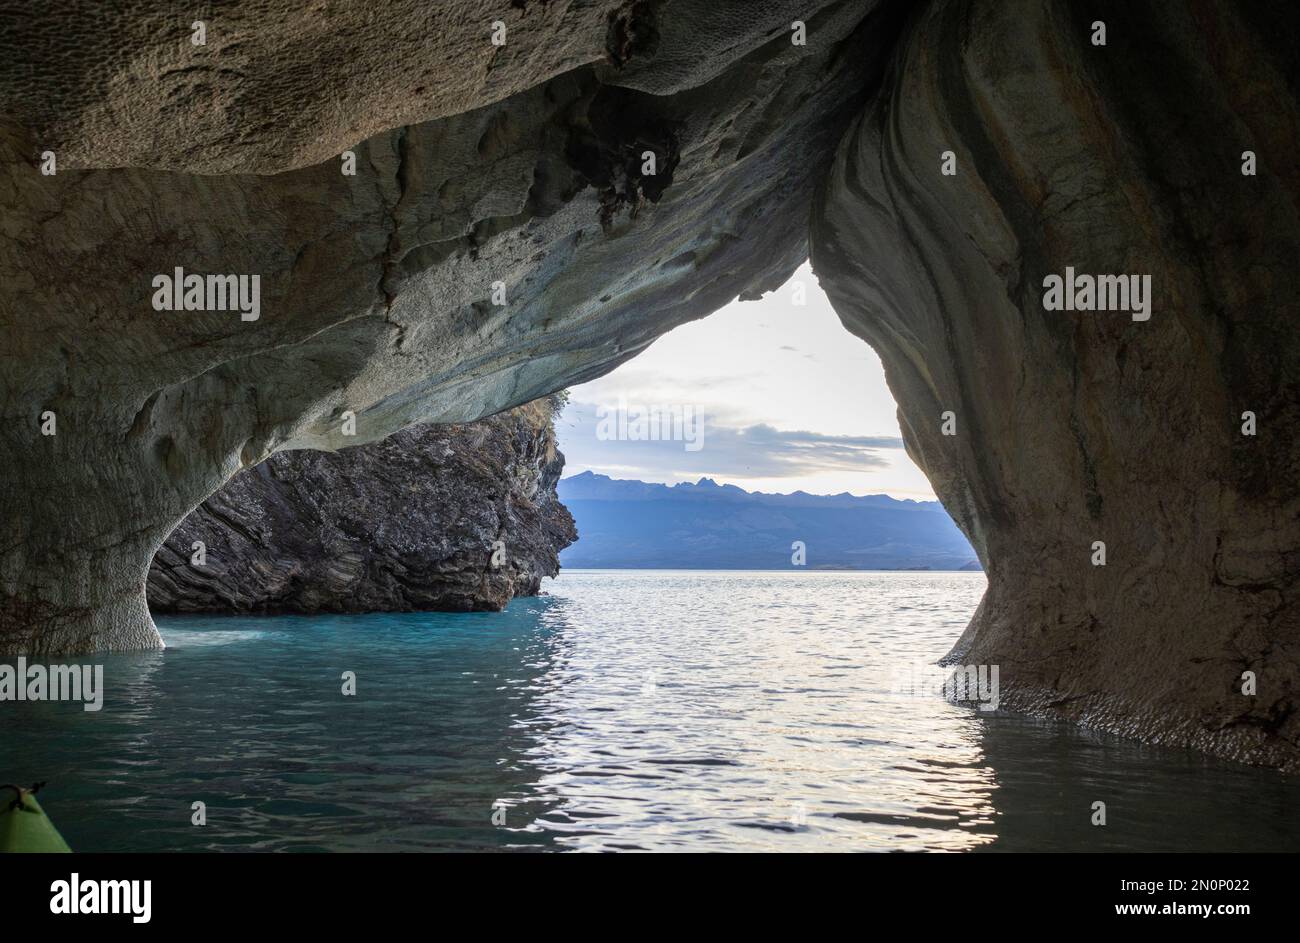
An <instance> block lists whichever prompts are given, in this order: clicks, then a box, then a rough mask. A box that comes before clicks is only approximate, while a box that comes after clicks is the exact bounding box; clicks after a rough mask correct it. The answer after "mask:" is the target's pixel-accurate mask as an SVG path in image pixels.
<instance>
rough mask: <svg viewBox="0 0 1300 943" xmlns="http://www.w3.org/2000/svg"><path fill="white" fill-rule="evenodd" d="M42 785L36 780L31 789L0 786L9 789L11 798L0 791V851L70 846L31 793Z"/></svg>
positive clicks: (65, 849)
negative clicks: (11, 793) (11, 794)
mask: <svg viewBox="0 0 1300 943" xmlns="http://www.w3.org/2000/svg"><path fill="white" fill-rule="evenodd" d="M42 785H44V783H37V784H36V785H35V786H33V787H32V788H31V789H23V788H21V787H19V786H0V790H12V791H13V798H10V797H9V796H8V795H6V794H4V793H3V792H0V852H47V853H48V852H60V851H71V850H72V849H71V848H69V847H68V843H67V842H65V841H64V840H63V836H62V835H60V834H59V832H58V829H56V828H55V827H54V823H53V822H51V821H50V819H49V816H47V815H46V814H45V810H44V809H42V808H41V804H40V803H39V802H37V801H36V796H35V795H34V793H35V792H36V790H37V789H39V788H40V787H41V786H42Z"/></svg>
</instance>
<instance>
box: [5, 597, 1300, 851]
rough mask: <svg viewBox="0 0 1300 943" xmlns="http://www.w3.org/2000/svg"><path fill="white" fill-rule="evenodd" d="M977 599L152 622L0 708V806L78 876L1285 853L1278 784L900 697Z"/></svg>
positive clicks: (586, 606) (539, 602)
mask: <svg viewBox="0 0 1300 943" xmlns="http://www.w3.org/2000/svg"><path fill="white" fill-rule="evenodd" d="M983 587H984V577H983V575H982V574H979V573H830V572H821V573H816V572H814V573H788V572H781V573H766V572H764V573H754V572H670V571H655V572H647V571H605V572H600V571H569V572H565V573H564V574H563V575H562V576H561V577H560V579H558V580H556V581H554V582H551V583H548V590H549V592H550V593H551V595H549V596H543V597H539V598H537V599H519V600H516V601H515V602H514V603H512V604H511V606H510V607H509V609H508V610H507V611H506V612H504V613H472V614H444V613H419V614H401V615H371V616H346V617H343V616H340V617H275V618H184V619H182V618H171V619H165V620H160V622H159V626H160V628H161V630H162V633H163V636H164V638H165V639H166V640H167V643H168V646H169V647H168V649H167V650H166V651H164V652H156V653H148V654H140V655H118V656H104V657H101V658H100V659H99V660H100V661H101V662H102V663H103V665H104V669H105V684H106V688H107V695H106V701H105V706H104V709H103V710H102V711H101V712H99V713H87V712H84V711H82V710H81V708H80V706H79V705H74V704H66V703H62V704H58V703H56V704H50V703H12V702H6V703H0V781H18V782H27V781H34V780H48V781H49V785H48V786H47V787H46V788H45V791H44V792H43V793H42V796H41V798H42V802H43V804H44V805H45V808H46V810H47V811H48V812H49V813H50V815H51V816H52V817H53V818H54V820H55V822H56V824H57V825H58V826H59V827H60V829H61V830H62V831H63V833H64V835H65V837H66V838H67V839H68V841H69V843H70V844H71V845H72V846H73V848H74V849H77V850H81V851H163V850H188V851H200V850H222V851H238V850H245V851H326V850H328V851H353V850H366V851H372V850H393V851H417V850H466V849H500V850H568V849H572V850H613V849H629V850H639V849H651V850H799V851H808V850H825V851H856V850H915V849H946V850H963V849H993V850H999V849H1000V850H1061V851H1064V850H1087V851H1100V850H1125V849H1127V850H1192V849H1195V850H1288V851H1294V850H1296V849H1298V848H1300V782H1296V781H1295V780H1290V779H1287V778H1285V777H1282V776H1279V775H1278V774H1276V773H1271V772H1266V771H1261V770H1255V769H1250V768H1246V767H1241V766H1236V765H1233V764H1228V763H1222V762H1217V761H1214V760H1209V759H1207V758H1204V757H1202V756H1199V755H1197V754H1193V753H1188V752H1184V751H1178V750H1167V749H1160V748H1153V747H1144V746H1140V745H1137V744H1133V743H1129V742H1126V741H1123V740H1119V739H1117V738H1113V737H1108V736H1101V735H1096V734H1092V733H1089V732H1086V731H1082V730H1079V729H1076V728H1073V727H1070V726H1067V725H1062V724H1055V723H1049V722H1043V721H1035V720H1029V719H1026V718H1021V717H1016V716H1012V715H1007V714H1002V713H996V712H995V713H982V712H980V711H977V710H974V709H972V708H970V707H964V706H957V705H953V704H949V703H947V702H945V701H944V700H942V699H941V698H938V697H933V696H925V695H919V696H918V695H917V694H915V693H912V694H908V693H901V692H899V691H898V690H897V684H896V674H897V671H898V669H899V668H900V666H906V665H910V664H912V663H913V662H915V661H917V660H920V659H924V660H932V659H934V658H937V657H938V656H940V655H942V654H943V653H944V652H946V651H947V649H948V647H949V646H950V645H951V643H952V641H953V640H954V639H955V638H956V637H957V635H958V634H960V632H961V630H962V629H963V628H964V626H965V624H966V621H967V620H968V618H969V616H970V614H971V613H972V612H973V611H974V608H975V606H976V604H977V602H978V600H979V597H980V594H981V592H982V591H983ZM345 671H352V672H355V674H356V679H357V682H356V685H357V687H356V695H355V696H351V697H347V696H344V695H343V694H342V692H341V687H342V685H343V682H342V680H341V676H342V674H343V673H344V672H345ZM195 801H202V802H204V803H206V808H207V822H208V824H207V825H206V826H202V827H199V826H195V825H192V824H191V816H192V814H193V813H192V811H191V804H192V803H193V802H195ZM1094 801H1104V802H1106V804H1107V816H1108V823H1107V825H1106V826H1105V827H1096V826H1093V825H1091V824H1090V817H1091V814H1092V812H1091V806H1092V803H1093V802H1094ZM494 807H495V811H494ZM494 818H495V819H496V821H495V822H494Z"/></svg>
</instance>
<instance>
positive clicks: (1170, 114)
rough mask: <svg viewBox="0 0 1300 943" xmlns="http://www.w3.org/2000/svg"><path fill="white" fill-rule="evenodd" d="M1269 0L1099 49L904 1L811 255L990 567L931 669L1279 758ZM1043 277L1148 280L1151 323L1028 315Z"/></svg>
mask: <svg viewBox="0 0 1300 943" xmlns="http://www.w3.org/2000/svg"><path fill="white" fill-rule="evenodd" d="M1293 9H1294V8H1290V7H1288V8H1281V7H1276V8H1271V9H1266V8H1265V7H1263V6H1259V7H1253V6H1252V7H1251V8H1250V9H1245V8H1238V7H1236V6H1234V5H1231V4H1212V3H1194V4H1185V5H1184V4H1168V3H1155V2H1151V3H1127V4H1124V5H1122V6H1115V7H1111V6H1109V5H1106V7H1105V10H1104V18H1105V20H1106V26H1107V33H1108V36H1107V45H1106V46H1104V47H1100V46H1094V45H1093V44H1092V43H1091V37H1092V33H1093V30H1092V26H1091V24H1092V21H1093V20H1094V19H1097V18H1099V17H1100V16H1102V13H1101V12H1099V11H1097V10H1093V9H1091V8H1088V9H1086V10H1085V9H1083V8H1081V7H1080V6H1079V5H1077V4H1069V3H1064V2H1063V3H1052V4H1043V5H1033V6H1030V5H1026V4H983V3H966V2H951V3H939V4H933V5H931V6H929V7H927V8H926V10H925V11H924V12H923V13H921V14H919V15H918V16H917V18H916V22H915V24H914V26H913V28H912V29H911V31H910V32H909V35H908V36H907V38H906V39H905V40H904V43H903V45H902V48H901V50H900V52H899V54H898V56H897V58H896V60H895V63H894V65H893V67H892V69H891V71H890V73H889V76H888V78H887V80H886V83H885V87H884V89H883V90H882V94H880V95H879V96H878V97H877V98H876V99H875V100H874V101H873V102H872V104H871V106H870V107H869V108H868V109H867V110H866V112H865V114H864V115H863V116H862V118H861V119H860V120H859V121H858V122H857V124H856V125H855V127H854V128H853V130H852V131H851V132H850V133H849V134H848V136H847V137H846V139H845V140H844V142H843V143H842V144H841V146H840V149H839V153H838V154H837V157H836V162H835V168H834V171H833V172H832V174H831V176H830V178H829V179H828V180H827V181H826V183H825V185H824V187H823V188H822V190H821V193H820V195H819V198H818V200H817V203H816V207H815V218H814V223H813V237H814V238H813V262H814V267H815V268H816V270H817V272H818V273H819V274H820V276H821V279H822V284H823V286H824V287H825V288H826V289H827V291H828V293H829V295H830V297H831V299H832V301H833V303H834V305H835V307H836V309H837V310H838V311H839V312H840V314H841V316H842V318H843V320H844V323H845V324H846V325H847V326H848V327H849V328H850V329H851V330H853V331H854V332H856V333H857V334H859V335H860V336H861V337H863V338H865V339H866V340H868V341H869V342H870V343H871V344H872V346H873V347H875V349H876V350H877V351H878V352H879V353H880V355H881V358H882V360H883V361H884V364H885V368H886V372H887V376H888V380H889V383H890V386H891V388H892V390H893V391H894V393H895V395H896V397H897V400H898V403H899V416H900V424H901V426H902V428H903V433H904V438H905V440H906V443H907V447H908V451H909V454H910V455H911V456H912V457H913V458H914V459H915V460H916V462H917V463H918V464H919V465H920V466H921V468H923V469H924V470H925V472H926V474H927V475H928V476H929V478H930V481H931V482H932V483H933V484H934V487H935V489H936V491H937V493H938V494H939V496H940V497H941V499H942V500H943V502H944V503H945V505H946V506H947V507H948V509H949V511H951V512H952V514H953V516H954V517H955V518H956V520H957V521H958V523H959V524H960V525H961V527H962V528H963V530H965V532H966V533H967V535H968V536H969V537H970V539H971V541H972V543H973V544H974V545H975V547H976V548H977V549H978V550H979V552H980V557H981V560H982V562H983V563H984V565H985V568H986V569H987V571H988V578H989V588H988V593H987V595H986V596H985V598H984V601H983V604H982V605H981V607H980V609H979V612H978V614H977V615H976V616H975V618H974V620H973V621H972V622H971V624H970V627H969V628H968V629H967V631H966V633H965V635H964V636H963V637H962V639H961V641H960V642H959V643H958V645H957V646H956V647H955V648H954V650H953V652H952V654H951V655H950V656H949V660H950V661H951V662H955V663H958V664H999V665H1000V666H1001V684H1002V688H1003V693H1002V701H1003V703H1004V704H1005V705H1007V706H1010V707H1012V708H1016V709H1028V710H1038V711H1049V712H1051V713H1054V714H1056V715H1058V716H1064V717H1068V718H1072V719H1076V720H1081V721H1084V722H1086V723H1088V724H1091V725H1094V726H1099V727H1103V728H1106V729H1108V730H1112V731H1115V732H1118V733H1123V734H1130V735H1137V736H1141V737H1143V738H1145V739H1149V740H1153V741H1157V742H1164V743H1177V744H1187V745H1192V746H1196V747H1201V748H1204V749H1208V750H1213V751H1214V752H1216V753H1220V754H1223V755H1225V756H1229V757H1234V758H1238V759H1243V760H1248V761H1251V762H1258V763H1267V764H1276V765H1283V766H1287V767H1289V768H1291V769H1296V768H1298V767H1300V748H1298V746H1300V711H1298V710H1297V708H1298V706H1300V606H1298V601H1300V441H1298V440H1297V438H1296V430H1297V429H1300V331H1298V330H1297V327H1298V326H1300V319H1298V318H1297V298H1300V266H1297V264H1296V263H1297V259H1300V162H1298V161H1297V151H1296V142H1297V140H1300V138H1298V137H1297V133H1296V132H1297V118H1298V117H1300V109H1298V108H1297V96H1296V89H1297V85H1298V84H1300V82H1298V80H1300V68H1298V62H1300V58H1298V55H1297V45H1296V38H1297V17H1296V15H1295V13H1294V12H1293ZM1246 150H1250V151H1253V152H1255V154H1256V156H1257V161H1258V173H1257V175H1255V176H1244V175H1243V174H1242V166H1243V161H1242V152H1243V151H1246ZM944 151H953V152H954V154H955V157H956V168H957V173H956V174H955V175H954V176H944V175H942V174H941V172H940V171H941V159H940V155H941V154H942V152H944ZM1067 266H1072V267H1074V268H1075V269H1076V271H1078V272H1087V273H1093V274H1097V273H1115V274H1118V273H1145V274H1149V275H1150V276H1151V283H1152V293H1153V296H1154V297H1153V303H1152V308H1151V316H1150V319H1149V320H1147V321H1135V320H1133V319H1132V317H1131V316H1130V314H1128V313H1124V312H1066V311H1045V310H1044V304H1043V292H1044V288H1043V282H1044V279H1045V277H1046V276H1048V275H1050V274H1057V275H1062V274H1064V273H1065V270H1066V267H1067ZM945 411H951V412H952V413H953V414H954V416H955V421H956V433H957V434H956V435H954V436H945V435H943V429H942V418H941V417H942V414H943V413H944V412H945ZM1245 412H1253V413H1254V414H1255V416H1256V417H1257V422H1258V429H1257V434H1256V435H1254V436H1248V435H1243V434H1242V426H1243V418H1242V414H1243V413H1245ZM1095 541H1101V542H1103V543H1104V544H1105V551H1106V557H1105V565H1104V566H1097V565H1094V557H1095V554H1096V551H1095V550H1094V547H1093V544H1094V542H1095ZM1245 672H1253V673H1254V677H1255V682H1256V685H1257V690H1256V692H1255V693H1254V694H1250V693H1243V687H1244V686H1245V685H1247V684H1248V682H1249V677H1248V676H1244V673H1245Z"/></svg>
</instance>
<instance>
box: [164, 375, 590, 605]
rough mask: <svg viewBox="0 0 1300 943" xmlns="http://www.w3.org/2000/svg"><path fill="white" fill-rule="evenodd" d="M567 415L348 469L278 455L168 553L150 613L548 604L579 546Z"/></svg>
mask: <svg viewBox="0 0 1300 943" xmlns="http://www.w3.org/2000/svg"><path fill="white" fill-rule="evenodd" d="M551 411H552V405H551V403H550V402H548V401H546V400H539V401H537V402H535V403H530V404H528V405H527V406H521V407H519V408H518V409H514V410H510V411H509V412H505V413H500V414H498V415H496V416H492V417H491V418H489V419H484V420H481V421H479V422H474V423H467V424H463V425H446V426H426V425H420V426H412V427H411V428H409V429H405V430H403V431H401V432H398V433H396V434H395V435H392V436H390V437H389V438H387V439H385V440H384V441H382V442H377V443H374V444H371V445H364V446H358V447H357V448H347V449H342V450H340V451H339V452H336V453H327V452H312V451H293V452H280V453H278V454H276V455H273V456H272V457H271V458H269V459H267V460H266V461H265V462H263V463H262V464H261V465H258V466H257V467H255V468H250V469H247V470H246V471H242V472H240V473H239V474H237V475H236V476H235V477H234V478H233V479H231V481H230V482H229V484H227V485H226V486H225V487H224V488H222V489H221V490H220V491H218V492H217V493H216V494H215V495H213V496H212V497H210V498H209V499H208V500H207V501H205V502H204V503H203V504H202V505H200V506H199V507H198V509H197V510H195V511H194V513H193V514H191V515H189V516H188V517H187V518H185V520H184V521H183V522H182V523H181V525H180V526H179V527H178V528H177V529H176V530H175V531H174V532H173V533H172V535H171V536H170V537H168V538H167V541H166V543H164V544H163V546H162V548H161V549H160V550H159V551H158V554H157V556H155V557H154V560H153V565H152V566H151V567H150V570H149V583H148V597H149V606H150V608H151V609H152V610H153V611H154V612H221V613H248V612H260V613H276V612H299V613H310V612H374V611H385V612H387V611H409V610H419V609H447V610H461V611H465V610H478V609H502V608H504V607H505V605H506V603H508V602H509V601H510V600H511V599H512V598H513V597H515V596H534V595H537V593H538V592H539V591H540V588H541V583H542V577H544V576H555V575H556V574H557V573H558V572H559V569H560V565H559V559H558V554H559V552H560V551H561V550H562V549H564V548H565V547H567V546H568V545H569V544H571V543H573V541H574V540H575V539H576V538H577V531H576V530H575V529H574V524H573V518H572V517H571V516H570V515H569V512H568V511H567V510H566V509H565V507H564V505H562V504H561V503H560V501H559V499H558V498H557V497H556V494H555V486H556V483H557V482H558V481H559V478H560V473H561V471H562V470H563V468H564V456H563V455H562V454H560V452H559V451H558V450H557V449H556V445H555V432H554V429H553V427H552V422H551ZM196 554H201V556H196ZM200 561H201V562H200Z"/></svg>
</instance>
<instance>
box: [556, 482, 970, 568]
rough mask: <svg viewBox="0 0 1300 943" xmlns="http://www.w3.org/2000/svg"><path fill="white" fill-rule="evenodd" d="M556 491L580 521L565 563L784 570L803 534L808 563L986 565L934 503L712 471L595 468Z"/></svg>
mask: <svg viewBox="0 0 1300 943" xmlns="http://www.w3.org/2000/svg"><path fill="white" fill-rule="evenodd" d="M557 490H558V493H559V496H560V500H561V501H563V502H564V505H565V506H566V507H567V508H568V509H569V512H570V513H571V514H572V515H573V518H574V520H575V522H576V523H577V525H578V542H577V543H575V544H573V545H572V546H570V547H569V548H568V549H566V550H564V551H563V552H562V553H561V554H560V563H561V565H563V566H567V567H596V568H600V567H608V568H641V569H720V570H729V569H772V570H785V569H790V568H791V566H792V564H791V554H792V553H793V550H792V549H791V545H792V544H793V543H794V542H795V541H796V540H801V541H803V543H804V546H805V548H806V554H807V564H806V565H807V567H808V568H809V569H853V570H900V569H930V570H969V569H979V568H980V567H979V562H978V560H977V559H976V556H975V551H974V550H973V549H972V548H971V546H970V544H969V543H968V542H967V540H966V538H965V537H964V536H962V533H961V531H959V530H958V529H957V526H956V525H955V524H953V522H952V518H950V517H949V516H948V513H947V512H946V511H945V510H944V509H943V506H942V505H941V504H939V502H937V501H900V500H898V499H896V498H891V497H889V496H888V495H883V494H872V495H864V496H856V495H851V494H848V493H847V492H846V493H844V494H833V495H816V494H807V493H805V492H802V491H796V492H795V493H794V494H764V493H762V492H754V493H751V492H748V491H745V490H744V489H743V488H737V487H736V486H735V485H719V484H718V483H717V482H715V481H713V480H712V479H711V478H701V479H700V480H699V481H698V482H696V483H695V484H693V485H692V484H686V483H683V484H678V485H673V486H671V487H669V486H668V485H661V484H651V483H648V482H644V481H625V480H619V479H614V478H609V477H607V476H606V475H597V474H593V473H592V472H589V471H588V472H583V473H582V474H580V475H574V476H573V477H572V478H565V479H563V480H562V481H561V482H560V484H559V487H558V489H557Z"/></svg>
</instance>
